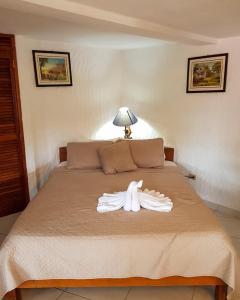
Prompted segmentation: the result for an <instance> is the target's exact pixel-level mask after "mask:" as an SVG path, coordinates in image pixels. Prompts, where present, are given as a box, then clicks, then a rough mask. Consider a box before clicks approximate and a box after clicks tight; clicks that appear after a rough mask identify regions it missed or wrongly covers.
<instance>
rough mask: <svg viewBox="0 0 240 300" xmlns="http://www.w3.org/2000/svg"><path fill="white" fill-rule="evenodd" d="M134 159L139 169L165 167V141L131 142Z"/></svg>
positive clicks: (158, 139)
mask: <svg viewBox="0 0 240 300" xmlns="http://www.w3.org/2000/svg"><path fill="white" fill-rule="evenodd" d="M129 144H130V148H131V151H132V157H133V160H134V162H135V164H136V165H137V166H138V167H139V168H154V167H164V160H165V159H164V145H163V139H161V138H157V139H149V140H131V141H129Z"/></svg>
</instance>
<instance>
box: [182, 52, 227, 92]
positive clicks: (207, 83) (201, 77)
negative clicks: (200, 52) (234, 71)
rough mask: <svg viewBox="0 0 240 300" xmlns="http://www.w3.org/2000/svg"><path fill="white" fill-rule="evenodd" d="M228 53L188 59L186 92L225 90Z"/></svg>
mask: <svg viewBox="0 0 240 300" xmlns="http://www.w3.org/2000/svg"><path fill="white" fill-rule="evenodd" d="M227 62H228V54H227V53H224V54H216V55H207V56H200V57H192V58H189V59H188V76H187V93H200V92H225V90H226V76H227Z"/></svg>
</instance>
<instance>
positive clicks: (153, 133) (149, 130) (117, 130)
mask: <svg viewBox="0 0 240 300" xmlns="http://www.w3.org/2000/svg"><path fill="white" fill-rule="evenodd" d="M131 130H132V138H134V139H145V138H155V137H159V136H161V135H160V133H159V132H158V131H157V130H155V129H154V128H153V127H152V126H151V125H150V124H149V123H148V122H146V121H145V120H143V119H141V118H139V117H138V122H137V123H136V124H134V125H132V126H131ZM123 137H124V127H118V126H115V125H113V123H112V120H111V121H108V122H106V123H105V124H104V125H103V126H101V127H100V128H99V129H98V130H97V131H96V132H95V133H94V134H93V135H92V136H91V138H92V139H94V140H107V139H115V138H123Z"/></svg>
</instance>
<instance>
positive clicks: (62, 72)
mask: <svg viewBox="0 0 240 300" xmlns="http://www.w3.org/2000/svg"><path fill="white" fill-rule="evenodd" d="M32 53H33V64H34V71H35V80H36V85H37V86H39V87H45V86H71V85H72V74H71V62H70V53H69V52H55V51H40V50H33V51H32Z"/></svg>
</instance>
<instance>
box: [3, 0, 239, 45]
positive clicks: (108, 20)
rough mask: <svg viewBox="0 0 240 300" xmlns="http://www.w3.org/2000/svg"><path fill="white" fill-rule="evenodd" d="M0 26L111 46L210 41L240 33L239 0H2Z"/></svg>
mask: <svg viewBox="0 0 240 300" xmlns="http://www.w3.org/2000/svg"><path fill="white" fill-rule="evenodd" d="M0 31H1V32H3V33H13V34H22V35H26V36H29V37H31V38H39V39H46V40H55V41H62V42H76V43H80V44H85V45H89V46H101V47H111V48H137V47H148V46H153V45H159V44H162V43H164V42H169V41H174V42H181V43H188V44H198V45H202V44H213V43H217V42H218V39H222V38H226V37H235V36H240V0H121V1H119V0H51V1H49V0H0Z"/></svg>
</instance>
